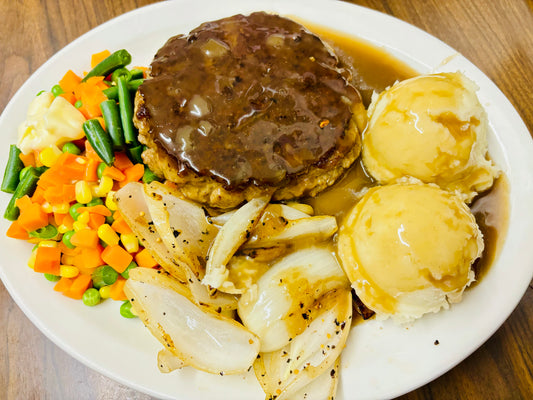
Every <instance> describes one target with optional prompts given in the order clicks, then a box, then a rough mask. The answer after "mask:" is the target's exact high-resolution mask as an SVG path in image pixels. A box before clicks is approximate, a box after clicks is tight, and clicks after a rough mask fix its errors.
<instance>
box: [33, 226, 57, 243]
mask: <svg viewBox="0 0 533 400" xmlns="http://www.w3.org/2000/svg"><path fill="white" fill-rule="evenodd" d="M57 233H58V232H57V228H56V227H55V226H54V225H52V224H49V225H46V226H45V227H43V228H40V229H36V230H34V231H31V232H30V233H29V234H28V235H29V236H30V237H34V238H38V239H52V238H55V237H56V236H57Z"/></svg>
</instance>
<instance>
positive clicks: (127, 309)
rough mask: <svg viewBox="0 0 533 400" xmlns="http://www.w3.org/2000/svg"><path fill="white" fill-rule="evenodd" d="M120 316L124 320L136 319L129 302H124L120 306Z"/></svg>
mask: <svg viewBox="0 0 533 400" xmlns="http://www.w3.org/2000/svg"><path fill="white" fill-rule="evenodd" d="M120 315H122V316H123V317H124V318H136V317H137V316H136V315H135V314H134V313H132V312H131V302H130V301H129V300H126V301H125V302H124V303H122V305H121V306H120Z"/></svg>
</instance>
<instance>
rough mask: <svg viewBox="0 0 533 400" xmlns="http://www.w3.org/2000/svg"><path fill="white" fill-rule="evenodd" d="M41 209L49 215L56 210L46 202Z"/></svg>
mask: <svg viewBox="0 0 533 400" xmlns="http://www.w3.org/2000/svg"><path fill="white" fill-rule="evenodd" d="M41 208H42V209H43V211H44V212H45V213H47V214H50V213H51V212H54V208H53V207H52V205H51V204H50V203H49V202H47V201H46V202H44V203H43V204H42V205H41Z"/></svg>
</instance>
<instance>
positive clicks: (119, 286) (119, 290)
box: [109, 276, 128, 301]
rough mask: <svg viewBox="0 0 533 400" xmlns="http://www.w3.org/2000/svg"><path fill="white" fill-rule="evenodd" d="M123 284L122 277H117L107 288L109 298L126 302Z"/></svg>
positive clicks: (124, 280)
mask: <svg viewBox="0 0 533 400" xmlns="http://www.w3.org/2000/svg"><path fill="white" fill-rule="evenodd" d="M125 283H126V279H124V278H123V277H122V276H119V277H118V278H117V280H116V281H115V283H113V284H112V285H111V286H109V297H111V298H112V299H113V300H118V301H123V300H127V299H128V297H127V296H126V294H125V293H124V285H125Z"/></svg>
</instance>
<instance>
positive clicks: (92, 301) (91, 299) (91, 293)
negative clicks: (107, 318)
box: [81, 288, 101, 307]
mask: <svg viewBox="0 0 533 400" xmlns="http://www.w3.org/2000/svg"><path fill="white" fill-rule="evenodd" d="M81 300H82V301H83V304H85V305H86V306H89V307H93V306H95V305H97V304H98V303H100V300H101V296H100V292H99V291H98V290H96V289H95V288H89V289H87V290H86V291H85V292H84V293H83V296H82V297H81Z"/></svg>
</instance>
